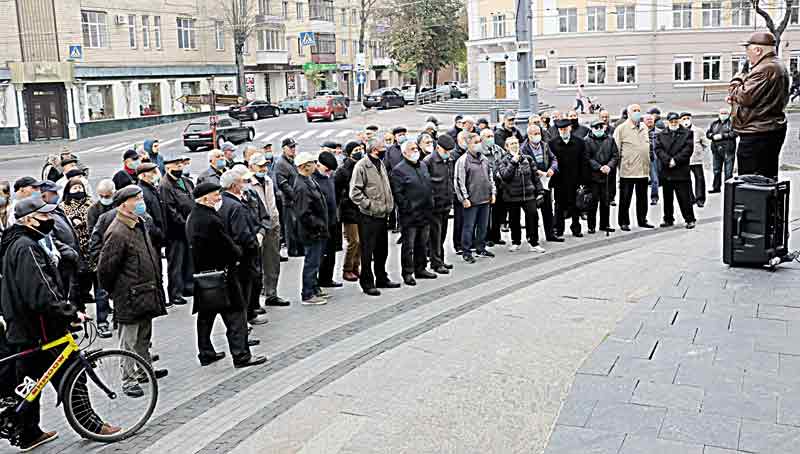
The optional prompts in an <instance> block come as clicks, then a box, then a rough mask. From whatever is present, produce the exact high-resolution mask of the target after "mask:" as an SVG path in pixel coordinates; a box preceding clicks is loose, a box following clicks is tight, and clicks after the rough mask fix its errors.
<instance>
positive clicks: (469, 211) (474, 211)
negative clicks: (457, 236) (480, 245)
mask: <svg viewBox="0 0 800 454" xmlns="http://www.w3.org/2000/svg"><path fill="white" fill-rule="evenodd" d="M477 215H478V207H475V206H471V207H469V208H464V225H463V226H462V228H461V247H463V248H464V255H465V256H466V255H472V246H473V244H472V241H473V238H474V236H475V222H476V218H477Z"/></svg>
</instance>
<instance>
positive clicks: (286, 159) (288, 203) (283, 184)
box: [272, 137, 305, 257]
mask: <svg viewBox="0 0 800 454" xmlns="http://www.w3.org/2000/svg"><path fill="white" fill-rule="evenodd" d="M281 146H282V148H283V154H282V155H281V156H280V157H279V158H278V159H277V160H275V167H274V168H273V170H272V174H273V175H275V183H276V184H277V185H278V191H279V192H280V195H281V198H282V200H283V207H282V208H283V212H282V213H281V220H282V221H283V225H282V226H281V228H282V230H283V232H284V238H286V246H287V248H288V249H289V257H303V256H304V255H305V252H304V251H303V247H302V245H301V244H300V243H299V242H298V240H297V219H296V218H295V217H294V210H293V208H292V205H293V204H294V194H293V188H294V180H295V179H297V168H296V167H295V165H294V158H295V155H296V153H297V142H295V141H294V139H292V138H291V137H289V138H286V139H283V142H282V143H281Z"/></svg>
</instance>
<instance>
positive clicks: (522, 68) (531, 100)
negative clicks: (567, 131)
mask: <svg viewBox="0 0 800 454" xmlns="http://www.w3.org/2000/svg"><path fill="white" fill-rule="evenodd" d="M517 5H518V7H517V15H516V24H515V25H516V31H517V96H518V97H519V111H517V122H516V126H517V129H518V130H520V131H521V132H522V133H523V134H524V132H525V131H527V130H528V118H529V117H530V116H531V115H532V114H535V113H537V112H538V109H539V99H538V96H537V95H536V88H535V78H534V75H533V14H532V12H531V0H517Z"/></svg>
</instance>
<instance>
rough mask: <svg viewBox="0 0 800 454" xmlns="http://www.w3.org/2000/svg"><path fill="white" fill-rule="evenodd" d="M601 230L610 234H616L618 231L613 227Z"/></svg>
mask: <svg viewBox="0 0 800 454" xmlns="http://www.w3.org/2000/svg"><path fill="white" fill-rule="evenodd" d="M600 230H602V231H604V232H608V233H614V232H616V231H617V229H612V228H611V227H606V228H604V229H600Z"/></svg>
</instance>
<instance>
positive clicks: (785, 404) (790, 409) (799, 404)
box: [777, 393, 800, 427]
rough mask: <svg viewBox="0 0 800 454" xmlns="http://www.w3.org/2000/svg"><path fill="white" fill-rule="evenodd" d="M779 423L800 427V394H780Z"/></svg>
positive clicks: (778, 396)
mask: <svg viewBox="0 0 800 454" xmlns="http://www.w3.org/2000/svg"><path fill="white" fill-rule="evenodd" d="M777 398H778V424H784V425H787V426H795V427H800V396H797V395H796V394H794V393H783V394H778V395H777Z"/></svg>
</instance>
